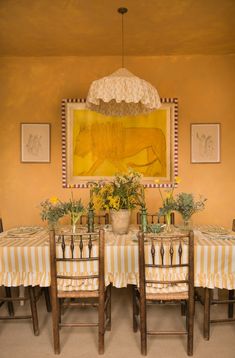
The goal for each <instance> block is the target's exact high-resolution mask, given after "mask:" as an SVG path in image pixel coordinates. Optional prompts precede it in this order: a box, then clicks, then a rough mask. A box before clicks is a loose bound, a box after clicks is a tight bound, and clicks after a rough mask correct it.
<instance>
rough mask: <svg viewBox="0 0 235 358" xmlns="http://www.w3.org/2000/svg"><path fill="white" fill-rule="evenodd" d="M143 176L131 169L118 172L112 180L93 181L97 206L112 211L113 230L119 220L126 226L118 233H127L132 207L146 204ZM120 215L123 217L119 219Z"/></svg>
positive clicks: (94, 198)
mask: <svg viewBox="0 0 235 358" xmlns="http://www.w3.org/2000/svg"><path fill="white" fill-rule="evenodd" d="M141 178H142V175H141V174H140V173H138V172H135V171H133V170H131V169H130V170H129V171H128V172H127V173H122V174H116V175H115V176H114V178H113V180H111V181H108V182H105V181H99V182H97V183H93V187H92V192H93V200H94V204H95V207H97V208H98V209H102V210H109V211H110V216H111V223H112V226H113V231H115V228H114V225H115V223H117V222H119V223H120V224H121V223H122V225H123V227H124V228H123V229H120V230H118V229H117V231H118V233H126V232H127V230H128V226H129V222H130V211H131V209H134V208H135V207H136V206H138V205H140V206H141V205H144V206H145V202H144V192H143V190H144V189H143V185H142V184H141ZM120 215H121V218H120V219H118V217H119V216H120ZM124 217H125V218H126V220H125V219H124ZM124 224H125V225H124ZM116 233H117V232H116Z"/></svg>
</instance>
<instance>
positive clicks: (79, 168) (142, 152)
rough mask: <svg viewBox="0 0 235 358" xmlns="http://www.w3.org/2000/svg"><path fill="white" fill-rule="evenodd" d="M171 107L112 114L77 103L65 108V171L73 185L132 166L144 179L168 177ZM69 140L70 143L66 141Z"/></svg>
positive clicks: (169, 175) (169, 174)
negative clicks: (151, 110) (136, 112)
mask: <svg viewBox="0 0 235 358" xmlns="http://www.w3.org/2000/svg"><path fill="white" fill-rule="evenodd" d="M171 112H172V109H171V108H170V106H169V105H163V106H162V107H161V108H160V109H159V110H157V111H155V112H152V113H149V114H145V115H138V116H123V117H111V116H104V115H101V114H99V113H96V112H92V111H90V110H87V109H85V104H84V103H77V104H76V106H75V105H74V103H73V105H72V106H71V108H70V109H69V110H67V117H68V116H69V118H67V122H66V125H67V138H66V140H67V161H69V162H70V163H69V165H68V170H67V172H68V173H67V174H68V175H69V176H70V178H69V181H70V182H72V183H73V184H74V183H76V181H77V180H80V181H86V180H90V179H91V178H94V177H110V176H113V175H115V174H116V173H120V172H126V171H127V170H128V169H129V168H132V169H134V170H136V171H138V172H140V173H142V174H143V178H144V179H146V180H148V181H151V180H152V178H156V177H157V178H161V179H163V180H165V181H169V180H170V179H171V168H172V165H171V157H172V155H171V139H172V123H171V120H172V118H171V117H172V113H171ZM68 142H69V143H68Z"/></svg>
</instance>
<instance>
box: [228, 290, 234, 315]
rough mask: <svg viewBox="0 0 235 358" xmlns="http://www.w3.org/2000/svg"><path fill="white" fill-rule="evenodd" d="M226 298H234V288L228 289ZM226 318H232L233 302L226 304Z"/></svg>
mask: <svg viewBox="0 0 235 358" xmlns="http://www.w3.org/2000/svg"><path fill="white" fill-rule="evenodd" d="M228 298H229V300H233V299H234V290H229V291H228ZM228 318H233V303H229V304H228Z"/></svg>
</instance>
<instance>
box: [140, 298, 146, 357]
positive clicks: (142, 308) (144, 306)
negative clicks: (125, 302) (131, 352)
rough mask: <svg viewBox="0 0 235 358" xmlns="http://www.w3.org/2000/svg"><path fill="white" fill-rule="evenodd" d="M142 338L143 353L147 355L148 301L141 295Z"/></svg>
mask: <svg viewBox="0 0 235 358" xmlns="http://www.w3.org/2000/svg"><path fill="white" fill-rule="evenodd" d="M140 339H141V354H142V355H144V356H146V355H147V327H146V302H145V299H143V298H142V297H141V296H140Z"/></svg>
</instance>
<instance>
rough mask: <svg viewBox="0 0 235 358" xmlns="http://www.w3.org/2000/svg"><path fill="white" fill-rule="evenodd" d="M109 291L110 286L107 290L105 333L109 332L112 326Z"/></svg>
mask: <svg viewBox="0 0 235 358" xmlns="http://www.w3.org/2000/svg"><path fill="white" fill-rule="evenodd" d="M111 290H112V284H110V285H109V286H108V288H107V295H108V300H109V302H108V307H107V318H108V324H107V326H106V330H107V331H111V324H112V320H111Z"/></svg>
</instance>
